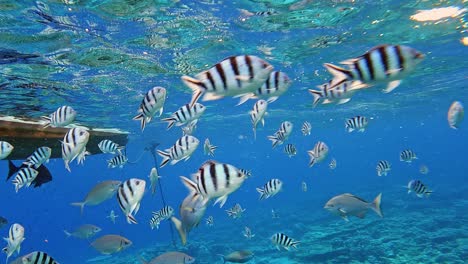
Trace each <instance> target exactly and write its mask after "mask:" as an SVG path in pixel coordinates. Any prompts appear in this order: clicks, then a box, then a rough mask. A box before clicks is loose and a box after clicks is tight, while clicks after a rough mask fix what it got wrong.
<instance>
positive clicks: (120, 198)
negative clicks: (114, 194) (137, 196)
mask: <svg viewBox="0 0 468 264" xmlns="http://www.w3.org/2000/svg"><path fill="white" fill-rule="evenodd" d="M118 198H119V199H117V202H119V206H120V209H122V210H125V206H124V204H123V203H122V198H123V199H125V197H122V193H121V190H119V195H118Z"/></svg>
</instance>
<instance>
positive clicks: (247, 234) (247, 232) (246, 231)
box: [242, 226, 255, 240]
mask: <svg viewBox="0 0 468 264" xmlns="http://www.w3.org/2000/svg"><path fill="white" fill-rule="evenodd" d="M242 235H244V236H245V237H246V238H247V239H249V240H250V239H252V238H253V237H255V234H252V230H250V228H249V227H248V226H245V227H244V232H242Z"/></svg>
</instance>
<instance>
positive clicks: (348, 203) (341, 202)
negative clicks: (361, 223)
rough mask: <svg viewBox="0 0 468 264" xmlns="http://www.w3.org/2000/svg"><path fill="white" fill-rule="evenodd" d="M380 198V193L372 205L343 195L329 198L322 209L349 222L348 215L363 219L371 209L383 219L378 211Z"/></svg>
mask: <svg viewBox="0 0 468 264" xmlns="http://www.w3.org/2000/svg"><path fill="white" fill-rule="evenodd" d="M381 198H382V194H381V193H380V194H379V195H377V197H375V199H374V201H373V202H372V203H368V202H366V201H365V200H363V199H361V198H359V197H357V196H355V195H352V194H350V193H345V194H341V195H338V196H335V197H333V198H331V199H330V200H329V201H328V202H327V203H326V204H325V207H324V208H325V209H327V210H328V211H330V212H332V213H334V214H336V215H339V216H341V217H342V218H343V219H344V220H346V221H349V220H348V215H353V216H356V217H359V218H364V217H365V216H366V213H367V211H368V210H369V209H372V210H373V211H374V212H376V213H377V214H378V215H379V216H380V217H383V214H382V210H381V209H380V201H381Z"/></svg>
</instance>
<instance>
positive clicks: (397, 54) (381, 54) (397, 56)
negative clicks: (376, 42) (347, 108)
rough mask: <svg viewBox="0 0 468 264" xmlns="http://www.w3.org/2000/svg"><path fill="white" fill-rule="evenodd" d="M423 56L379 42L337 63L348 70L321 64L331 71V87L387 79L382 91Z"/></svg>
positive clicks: (414, 65) (401, 76)
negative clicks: (363, 51) (355, 56)
mask: <svg viewBox="0 0 468 264" xmlns="http://www.w3.org/2000/svg"><path fill="white" fill-rule="evenodd" d="M423 59H424V55H423V54H422V53H421V52H419V51H417V50H415V49H413V48H411V47H408V46H403V45H380V46H376V47H374V48H372V49H371V50H369V51H367V52H366V53H364V54H363V55H361V56H359V57H357V58H353V59H349V60H346V61H343V62H341V64H344V65H347V66H348V67H349V69H344V68H341V67H338V66H336V65H333V64H330V63H325V64H324V66H325V68H326V69H327V70H328V71H329V72H330V73H331V74H333V80H332V83H331V87H334V86H335V85H337V84H339V83H341V82H343V81H361V82H363V83H365V84H370V85H372V84H374V83H377V82H388V85H387V88H386V89H385V90H384V92H385V93H389V92H391V91H393V90H394V89H395V88H396V87H398V85H399V84H400V83H401V79H403V77H405V76H406V75H407V74H409V73H410V72H412V71H413V70H414V69H415V68H416V66H417V65H418V64H419V63H420V62H421V61H422V60H423Z"/></svg>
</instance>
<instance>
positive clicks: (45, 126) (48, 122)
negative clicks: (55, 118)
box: [41, 116, 52, 128]
mask: <svg viewBox="0 0 468 264" xmlns="http://www.w3.org/2000/svg"><path fill="white" fill-rule="evenodd" d="M41 118H42V119H43V120H44V121H46V123H45V125H44V127H42V128H48V127H49V126H50V122H51V120H52V119H51V118H50V117H49V116H41Z"/></svg>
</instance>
